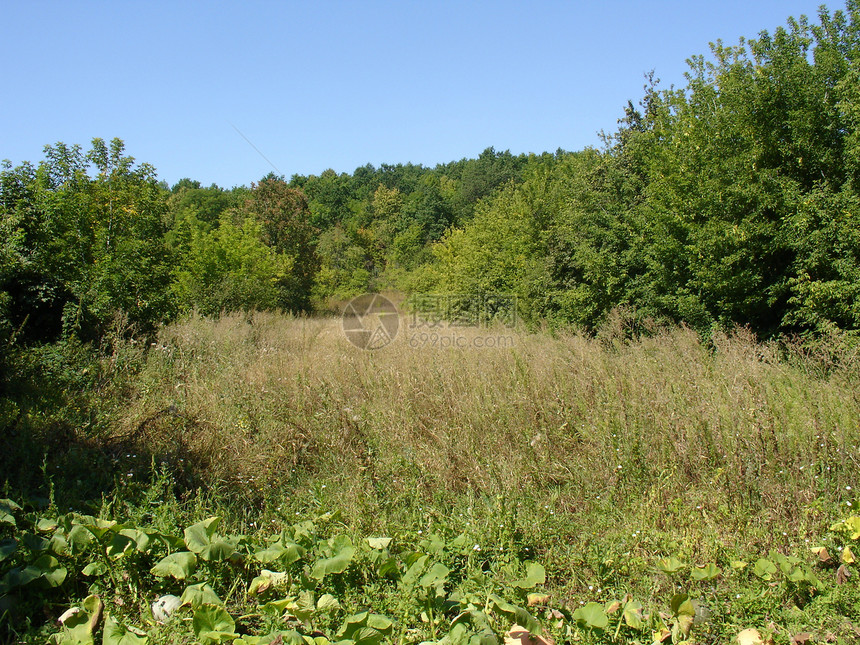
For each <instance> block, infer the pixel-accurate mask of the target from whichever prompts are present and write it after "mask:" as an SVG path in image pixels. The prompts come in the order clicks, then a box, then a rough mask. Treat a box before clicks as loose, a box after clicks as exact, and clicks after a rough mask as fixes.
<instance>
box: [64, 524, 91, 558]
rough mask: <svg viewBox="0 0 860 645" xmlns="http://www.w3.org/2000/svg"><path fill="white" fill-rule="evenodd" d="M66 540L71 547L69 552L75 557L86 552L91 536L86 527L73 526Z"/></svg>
mask: <svg viewBox="0 0 860 645" xmlns="http://www.w3.org/2000/svg"><path fill="white" fill-rule="evenodd" d="M66 539H67V540H68V542H69V546H70V547H71V548H70V551H71V553H72V555H77V554H79V553H84V552H85V551H86V550H87V548H88V547H89V545H90V543H91V542H92V541H93V534H92V532H91V531H89V530H88V529H87V528H86V527H84V526H82V525H80V524H75V525H74V526H73V527H72V529H71V530H70V531H69V534H68V536H66Z"/></svg>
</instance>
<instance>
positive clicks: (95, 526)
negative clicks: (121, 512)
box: [80, 515, 121, 540]
mask: <svg viewBox="0 0 860 645" xmlns="http://www.w3.org/2000/svg"><path fill="white" fill-rule="evenodd" d="M80 526H83V527H84V528H85V529H87V530H88V531H89V532H90V533H92V534H93V535H94V536H95V538H96V539H97V540H101V539H102V538H103V537H104V536H105V535H107V534H108V533H110V532H111V531H113V530H119V529H120V528H121V527H120V526H119V525H118V524H117V523H116V522H115V521H113V520H103V519H101V518H98V517H92V516H89V515H87V516H84V517H83V518H81V524H80Z"/></svg>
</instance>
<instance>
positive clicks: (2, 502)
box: [0, 499, 22, 526]
mask: <svg viewBox="0 0 860 645" xmlns="http://www.w3.org/2000/svg"><path fill="white" fill-rule="evenodd" d="M20 510H22V509H21V507H20V506H18V505H17V504H16V503H15V502H13V501H12V500H11V499H0V524H7V525H9V526H18V525H17V523H16V522H15V515H14V514H13V513H14V511H20Z"/></svg>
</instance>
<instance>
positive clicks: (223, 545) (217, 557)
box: [198, 536, 236, 562]
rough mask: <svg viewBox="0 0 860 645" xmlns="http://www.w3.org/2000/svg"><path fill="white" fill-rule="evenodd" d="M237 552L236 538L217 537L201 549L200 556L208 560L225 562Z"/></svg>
mask: <svg viewBox="0 0 860 645" xmlns="http://www.w3.org/2000/svg"><path fill="white" fill-rule="evenodd" d="M234 553H236V540H235V538H219V537H217V536H216V537H215V538H214V539H213V540H212V542H210V543H209V544H207V545H206V546H205V547H203V549H201V550H200V552H199V554H198V555H199V556H200V558H201V559H202V560H205V561H207V562H223V561H224V560H229V559H230V556H232V555H233V554H234Z"/></svg>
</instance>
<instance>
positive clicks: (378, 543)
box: [367, 537, 391, 551]
mask: <svg viewBox="0 0 860 645" xmlns="http://www.w3.org/2000/svg"><path fill="white" fill-rule="evenodd" d="M367 543H368V544H369V545H370V548H371V549H376V550H378V551H381V550H382V549H387V548H388V545H389V544H391V538H390V537H377V538H367Z"/></svg>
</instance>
